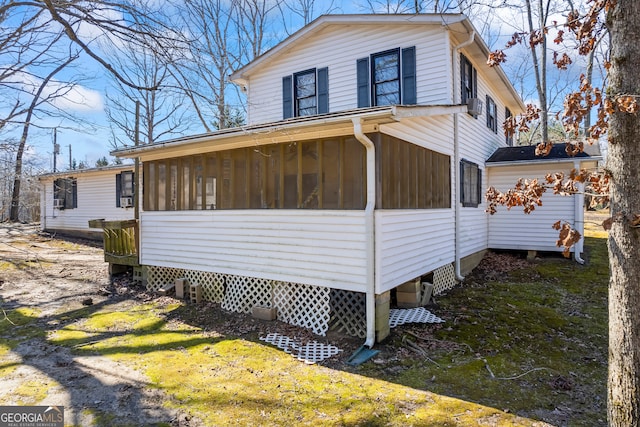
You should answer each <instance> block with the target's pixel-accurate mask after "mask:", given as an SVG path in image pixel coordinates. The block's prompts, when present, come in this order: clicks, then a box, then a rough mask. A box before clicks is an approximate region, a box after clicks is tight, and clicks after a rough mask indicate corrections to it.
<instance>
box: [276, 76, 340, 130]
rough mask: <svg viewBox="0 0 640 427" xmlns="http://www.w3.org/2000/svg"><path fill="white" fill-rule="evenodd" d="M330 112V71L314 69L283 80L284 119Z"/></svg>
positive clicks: (285, 77)
mask: <svg viewBox="0 0 640 427" xmlns="http://www.w3.org/2000/svg"><path fill="white" fill-rule="evenodd" d="M328 112H329V70H328V69H327V68H326V67H325V68H318V69H316V68H312V69H309V70H305V71H300V72H298V73H294V74H293V75H289V76H284V77H283V78H282V118H283V119H288V118H291V117H301V116H311V115H314V114H324V113H328Z"/></svg>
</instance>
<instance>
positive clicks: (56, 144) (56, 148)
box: [53, 128, 60, 172]
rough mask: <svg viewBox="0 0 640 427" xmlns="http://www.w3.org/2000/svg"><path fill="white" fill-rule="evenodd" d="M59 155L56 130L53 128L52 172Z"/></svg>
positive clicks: (54, 169)
mask: <svg viewBox="0 0 640 427" xmlns="http://www.w3.org/2000/svg"><path fill="white" fill-rule="evenodd" d="M58 154H60V144H58V128H53V171H54V172H56V160H57V157H58Z"/></svg>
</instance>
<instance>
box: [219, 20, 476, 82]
mask: <svg viewBox="0 0 640 427" xmlns="http://www.w3.org/2000/svg"><path fill="white" fill-rule="evenodd" d="M466 19H467V18H466V16H464V15H463V14H460V13H456V14H392V15H391V14H337V15H332V14H328V15H321V16H319V17H318V18H316V19H314V20H313V21H311V22H310V23H309V24H307V25H305V26H304V27H302V28H300V29H299V30H298V31H296V32H295V33H293V34H291V35H290V36H289V37H287V38H286V39H284V40H283V41H281V42H280V43H278V44H276V45H275V46H273V47H272V48H271V49H269V50H267V51H266V52H264V53H263V54H262V55H260V56H258V57H257V58H255V59H254V60H253V61H251V62H249V63H248V64H246V65H244V66H243V67H241V68H240V69H238V70H236V71H234V72H233V73H231V74H230V76H229V78H230V80H231V81H232V82H237V83H239V84H245V83H246V79H244V78H243V74H244V73H246V72H247V71H250V70H251V69H253V68H255V67H257V66H259V65H261V64H262V63H263V62H265V61H268V60H269V59H270V58H271V57H272V56H274V55H277V54H278V53H280V52H281V51H283V50H286V49H287V48H288V47H289V46H291V45H292V44H294V43H297V42H298V41H299V40H304V39H305V38H307V37H309V36H310V35H311V34H312V33H315V32H316V31H317V30H319V29H321V28H324V27H327V26H329V25H333V24H350V25H358V24H367V25H371V24H388V23H402V24H438V25H442V26H446V25H451V24H455V23H458V22H462V21H463V20H466Z"/></svg>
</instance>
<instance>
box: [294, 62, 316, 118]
mask: <svg viewBox="0 0 640 427" xmlns="http://www.w3.org/2000/svg"><path fill="white" fill-rule="evenodd" d="M293 80H294V85H293V91H294V93H295V98H296V109H295V115H296V116H312V115H314V114H316V113H317V111H318V105H317V98H316V70H309V71H304V72H302V73H296V74H294V75H293Z"/></svg>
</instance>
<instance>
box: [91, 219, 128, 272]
mask: <svg viewBox="0 0 640 427" xmlns="http://www.w3.org/2000/svg"><path fill="white" fill-rule="evenodd" d="M89 227H91V228H102V230H103V242H104V260H105V261H106V262H108V263H110V264H119V265H130V266H134V267H135V266H138V265H139V260H138V251H137V249H136V247H137V245H136V234H137V233H138V222H137V221H136V220H135V219H128V220H123V221H105V220H103V219H94V220H91V221H89Z"/></svg>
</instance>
